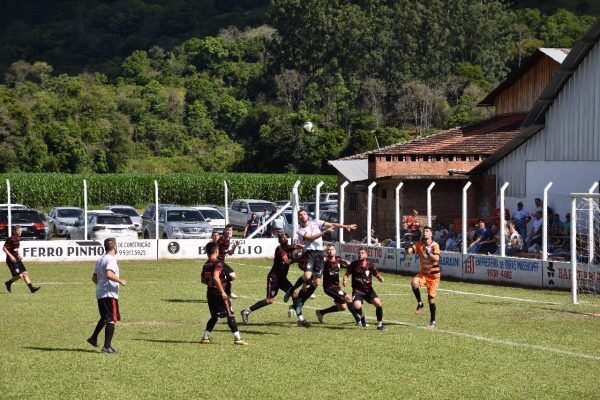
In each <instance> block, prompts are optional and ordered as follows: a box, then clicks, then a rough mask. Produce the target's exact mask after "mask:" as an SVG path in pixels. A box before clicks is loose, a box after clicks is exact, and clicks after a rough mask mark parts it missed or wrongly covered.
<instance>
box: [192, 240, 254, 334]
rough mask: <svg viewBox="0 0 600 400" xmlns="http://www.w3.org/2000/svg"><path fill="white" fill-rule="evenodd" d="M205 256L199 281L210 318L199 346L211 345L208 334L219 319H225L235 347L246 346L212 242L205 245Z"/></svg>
mask: <svg viewBox="0 0 600 400" xmlns="http://www.w3.org/2000/svg"><path fill="white" fill-rule="evenodd" d="M206 254H207V255H208V261H206V263H205V264H204V266H203V267H202V275H201V281H202V283H204V284H205V285H206V286H207V288H206V300H207V301H208V309H209V310H210V316H211V318H210V319H209V320H208V322H207V323H206V330H205V331H204V336H203V337H202V340H200V343H201V344H212V343H213V341H212V339H211V338H210V334H211V332H212V330H213V328H214V327H215V325H216V324H217V321H218V320H219V318H227V324H228V325H229V329H231V332H232V333H233V342H234V343H235V344H237V345H242V346H243V345H247V344H248V343H246V342H245V341H243V340H242V339H241V337H240V331H239V329H238V326H237V323H236V322H235V316H234V315H233V310H232V309H231V303H230V302H229V295H228V294H227V293H226V292H225V282H226V281H227V276H226V273H225V270H224V263H223V262H222V261H220V260H219V259H218V254H219V248H218V245H217V244H216V243H214V242H209V243H208V244H207V245H206Z"/></svg>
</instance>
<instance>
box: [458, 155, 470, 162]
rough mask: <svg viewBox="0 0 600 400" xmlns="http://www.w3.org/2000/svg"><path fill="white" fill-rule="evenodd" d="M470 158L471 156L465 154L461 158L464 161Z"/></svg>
mask: <svg viewBox="0 0 600 400" xmlns="http://www.w3.org/2000/svg"><path fill="white" fill-rule="evenodd" d="M468 158H469V157H467V156H465V155H463V156H462V157H461V158H460V159H461V160H462V161H467V159H468Z"/></svg>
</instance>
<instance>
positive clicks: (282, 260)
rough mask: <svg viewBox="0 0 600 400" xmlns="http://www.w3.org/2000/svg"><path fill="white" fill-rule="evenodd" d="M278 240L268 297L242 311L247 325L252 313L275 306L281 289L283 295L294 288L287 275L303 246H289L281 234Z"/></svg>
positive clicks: (270, 274)
mask: <svg viewBox="0 0 600 400" xmlns="http://www.w3.org/2000/svg"><path fill="white" fill-rule="evenodd" d="M278 239H279V246H277V248H276V249H275V257H274V259H273V266H272V267H271V270H270V271H269V273H268V274H267V297H266V298H265V299H264V300H260V301H258V302H256V303H255V304H253V305H251V306H250V307H248V308H246V309H245V310H242V320H243V321H244V323H245V324H247V323H248V317H249V315H250V313H251V312H252V311H256V310H258V309H260V308H263V307H265V306H268V305H269V304H273V301H274V300H275V296H277V293H278V292H279V289H281V290H282V291H283V293H286V292H287V290H288V289H289V288H291V287H292V283H291V282H290V281H289V280H288V277H287V274H288V272H289V269H290V264H292V263H294V262H296V261H297V259H296V258H294V257H293V253H294V250H296V249H300V248H302V245H295V246H292V245H289V244H288V240H289V238H288V236H287V235H286V234H285V233H281V234H279V236H278ZM297 295H298V294H297V293H296V294H295V296H294V297H296V296H297Z"/></svg>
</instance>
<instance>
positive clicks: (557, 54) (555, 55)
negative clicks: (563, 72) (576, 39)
mask: <svg viewBox="0 0 600 400" xmlns="http://www.w3.org/2000/svg"><path fill="white" fill-rule="evenodd" d="M539 50H540V51H541V52H542V53H544V54H546V55H547V56H548V57H550V58H552V59H553V60H554V61H556V62H558V63H560V64H562V63H563V61H564V60H565V58H566V57H567V55H568V54H569V52H570V51H571V49H561V48H556V49H555V48H551V47H540V48H539Z"/></svg>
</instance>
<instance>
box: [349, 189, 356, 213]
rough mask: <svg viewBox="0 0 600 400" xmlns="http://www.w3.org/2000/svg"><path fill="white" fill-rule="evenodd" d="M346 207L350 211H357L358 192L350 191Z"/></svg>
mask: <svg viewBox="0 0 600 400" xmlns="http://www.w3.org/2000/svg"><path fill="white" fill-rule="evenodd" d="M348 208H349V209H350V211H358V193H350V195H349V196H348Z"/></svg>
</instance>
